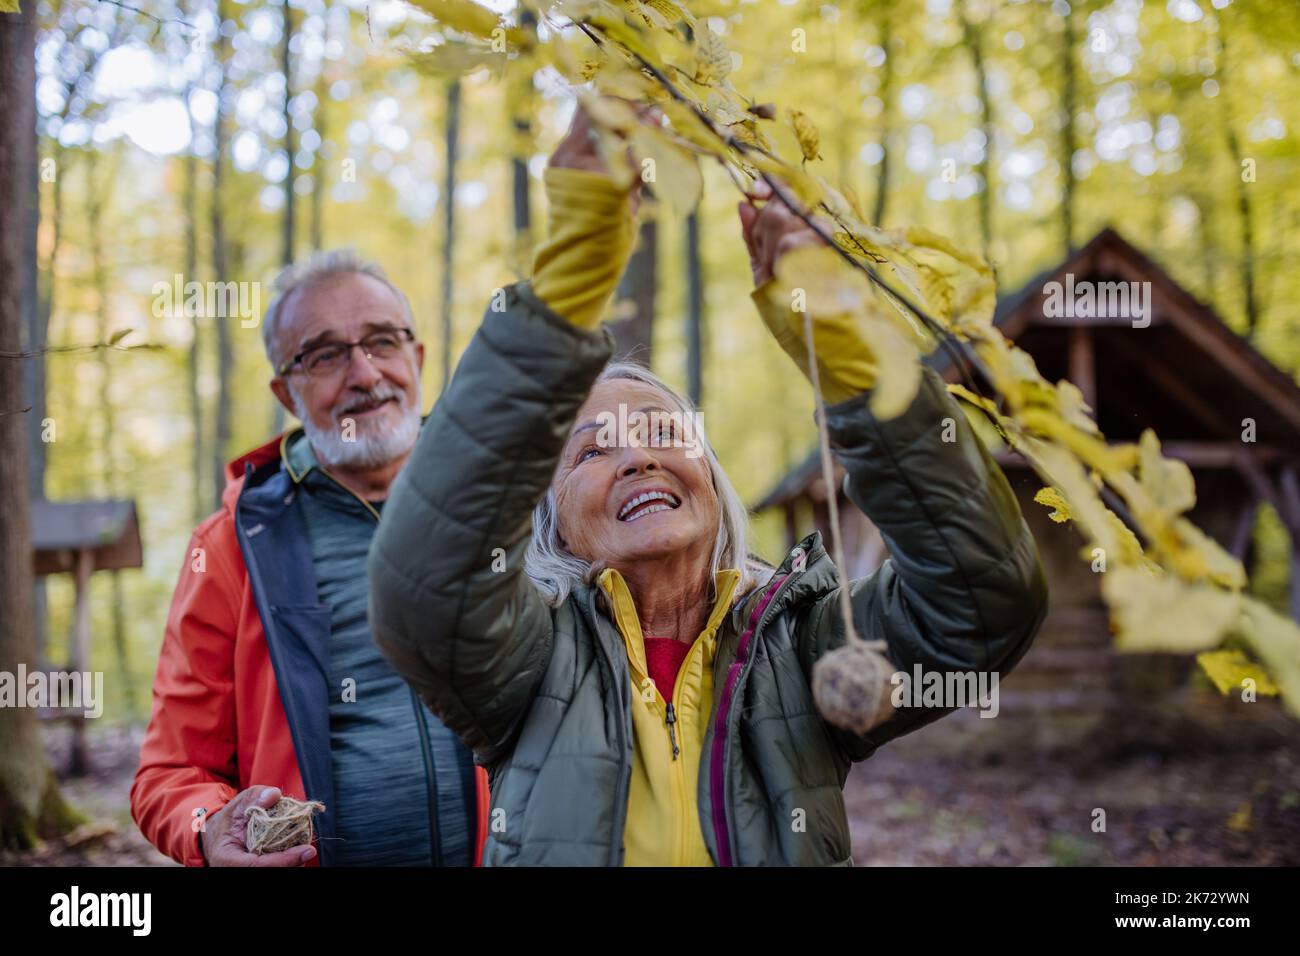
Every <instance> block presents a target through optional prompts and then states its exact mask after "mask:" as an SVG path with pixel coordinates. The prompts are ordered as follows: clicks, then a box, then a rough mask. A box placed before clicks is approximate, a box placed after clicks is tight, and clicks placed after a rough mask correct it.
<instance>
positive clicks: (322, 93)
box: [308, 63, 329, 252]
mask: <svg viewBox="0 0 1300 956" xmlns="http://www.w3.org/2000/svg"><path fill="white" fill-rule="evenodd" d="M327 96H329V83H328V82H326V79H325V64H324V63H322V64H321V69H320V73H319V74H318V75H317V77H316V109H315V112H313V113H312V118H311V127H312V129H314V130H315V131H316V135H317V136H319V137H320V143H319V144H318V145H317V147H316V152H315V153H313V154H312V159H311V166H312V169H311V172H312V176H311V187H312V188H311V221H310V226H309V227H308V228H309V230H310V232H311V251H312V252H320V251H321V249H323V248H324V244H325V221H324V220H325V164H324V162H323V161H322V159H323V154H324V152H325V134H326V128H325V127H326V123H327V122H328V119H329V116H328V113H327V112H326V108H325V98H326V97H327Z"/></svg>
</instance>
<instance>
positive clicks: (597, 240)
mask: <svg viewBox="0 0 1300 956" xmlns="http://www.w3.org/2000/svg"><path fill="white" fill-rule="evenodd" d="M639 118H641V119H643V120H649V118H650V117H649V116H647V111H642V112H641V113H640V116H639ZM543 182H544V184H545V186H546V199H547V204H548V207H549V211H548V229H547V232H548V237H547V240H546V242H545V243H544V244H543V245H541V246H539V247H538V249H537V254H536V256H535V257H534V259H533V277H532V288H533V292H534V293H535V294H536V295H537V297H538V298H539V299H541V300H542V301H543V302H545V303H546V304H547V306H549V307H550V308H551V310H552V311H554V312H556V313H557V314H559V315H561V316H563V317H564V318H565V319H568V320H569V322H571V323H573V324H574V325H576V326H578V327H580V328H584V329H589V330H594V329H595V328H596V327H597V326H598V325H600V320H601V319H602V318H603V316H604V314H605V308H606V306H607V305H608V304H609V300H610V298H611V297H612V296H613V294H614V290H615V289H616V288H617V286H618V280H619V276H621V275H622V274H623V268H624V266H626V265H627V261H628V259H629V258H630V257H631V255H632V246H633V240H634V238H635V223H636V211H637V207H638V205H639V204H640V201H641V200H640V194H641V181H640V179H639V178H637V179H636V180H635V181H634V182H633V184H632V187H631V189H630V190H627V191H624V190H622V189H620V188H619V187H618V185H617V184H615V182H614V180H613V179H612V178H611V177H610V175H609V171H608V169H607V167H606V165H605V161H604V158H603V157H602V156H601V155H600V151H599V149H598V148H597V138H596V131H595V129H594V127H593V126H592V122H591V117H590V116H588V115H587V111H586V110H584V109H583V108H582V107H581V106H579V107H578V108H577V110H575V111H574V114H573V122H572V123H571V124H570V126H569V132H568V133H566V134H565V136H564V139H562V140H561V141H560V144H559V145H558V146H557V147H556V148H555V152H554V153H553V154H552V155H551V159H550V162H549V163H548V164H547V168H546V172H545V174H544V176H543Z"/></svg>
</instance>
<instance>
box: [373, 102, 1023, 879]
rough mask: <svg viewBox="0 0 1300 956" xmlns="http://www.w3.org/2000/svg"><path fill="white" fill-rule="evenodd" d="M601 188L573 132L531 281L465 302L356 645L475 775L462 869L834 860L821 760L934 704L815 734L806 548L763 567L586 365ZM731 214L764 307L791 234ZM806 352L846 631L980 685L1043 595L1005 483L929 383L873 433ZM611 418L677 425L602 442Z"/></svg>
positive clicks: (604, 354) (737, 526)
mask: <svg viewBox="0 0 1300 956" xmlns="http://www.w3.org/2000/svg"><path fill="white" fill-rule="evenodd" d="M603 168H604V167H603V166H602V164H601V162H600V160H599V159H598V158H597V154H596V152H595V151H594V148H593V144H592V141H591V139H590V138H589V136H588V135H587V121H586V119H585V117H584V115H583V114H582V113H581V112H579V113H578V115H577V116H576V118H575V121H574V126H573V128H572V129H571V130H570V133H569V135H568V136H567V137H566V138H565V140H564V141H563V142H562V143H561V144H560V146H559V147H558V148H557V150H556V153H555V155H554V156H553V157H552V158H551V164H550V166H549V167H548V169H547V171H546V175H545V183H546V188H547V195H548V201H549V210H550V212H549V215H550V238H549V239H548V242H547V243H546V245H545V246H543V247H542V248H541V249H540V250H539V253H538V255H537V260H536V264H535V268H534V274H533V278H532V280H531V282H523V283H519V284H516V285H514V286H512V287H510V288H507V289H505V290H504V292H503V293H499V294H498V297H497V298H496V299H495V300H494V301H493V303H492V305H491V306H490V307H489V308H488V310H487V312H486V314H485V317H484V321H483V324H482V326H481V328H480V329H479V330H478V332H477V334H476V335H475V337H474V339H473V341H472V342H471V343H470V345H469V347H468V348H467V349H466V351H465V353H464V355H463V357H462V359H461V361H460V365H459V367H458V368H457V370H456V374H455V376H454V377H453V379H452V381H451V383H450V385H449V387H448V389H447V391H446V393H445V394H444V395H443V397H442V398H441V399H440V400H439V401H438V403H437V405H436V406H435V407H434V409H433V411H432V413H431V414H430V416H429V419H428V421H427V423H426V424H425V426H424V429H423V432H422V434H421V436H420V439H419V441H418V443H417V445H416V447H415V450H414V452H413V454H412V457H411V460H410V462H409V463H408V465H407V466H406V468H405V469H404V471H403V472H402V474H401V475H400V476H399V477H398V479H397V481H396V483H395V485H394V487H393V491H392V493H391V497H390V500H389V504H388V506H387V507H386V508H385V509H384V514H383V520H382V523H381V526H380V528H379V530H378V532H377V534H376V537H375V540H374V544H373V546H372V549H371V556H370V579H371V621H372V626H373V629H374V633H375V637H376V640H377V642H378V644H379V646H380V648H381V649H382V651H383V652H384V653H385V655H386V656H387V657H388V658H389V659H390V660H391V661H392V663H393V664H394V665H395V666H396V668H397V669H398V670H399V671H400V672H401V673H402V675H403V676H404V677H405V678H406V679H407V680H408V681H409V682H410V683H411V684H412V686H413V687H415V689H416V690H417V691H418V692H419V693H420V695H421V696H422V697H423V699H424V700H425V701H426V702H427V703H428V705H429V707H430V708H431V709H432V710H433V711H434V712H435V713H437V715H438V716H439V717H440V718H441V719H442V720H443V721H444V722H445V723H446V724H447V725H448V726H449V727H451V728H452V729H453V730H454V731H456V732H457V733H458V734H459V735H460V736H461V738H462V739H463V740H464V741H465V742H466V743H467V744H468V745H469V746H470V747H471V748H473V750H474V752H475V755H476V759H477V760H478V762H479V763H480V764H482V765H483V766H485V767H487V768H488V772H489V774H490V777H491V782H492V786H491V789H492V813H491V818H490V820H491V822H490V832H489V836H488V842H487V846H486V849H485V852H484V859H485V862H486V863H488V864H490V865H494V866H500V865H512V864H514V865H543V864H544V865H569V866H573V865H578V866H623V865H628V866H632V865H652V866H668V865H685V866H710V865H718V866H737V865H741V866H752V865H825V864H849V863H851V859H852V857H851V847H850V840H849V826H848V820H847V818H846V815H845V809H844V799H843V792H842V790H843V786H844V781H845V778H846V776H847V775H848V772H849V768H850V765H851V764H852V763H853V762H854V761H857V760H863V759H865V758H867V757H869V756H870V755H871V754H872V753H873V752H874V751H875V749H876V748H877V747H879V746H880V745H881V744H882V743H884V742H886V741H887V740H890V739H892V738H894V737H897V736H899V735H900V734H904V733H907V732H908V731H911V730H914V729H916V728H917V727H920V726H922V725H924V724H927V723H929V722H931V721H933V720H935V719H936V718H938V717H940V716H942V715H943V714H944V713H948V712H950V710H951V707H948V708H947V709H939V708H930V709H925V708H899V709H896V710H894V711H893V712H892V713H891V714H890V716H889V717H888V719H886V720H885V721H884V722H883V723H880V724H879V725H878V726H876V727H874V728H873V729H871V730H870V731H868V732H867V733H865V734H854V733H850V732H848V731H845V730H842V729H840V728H838V727H836V726H833V725H831V724H829V723H828V722H826V721H825V720H824V719H823V718H822V717H821V716H820V715H819V714H818V712H817V709H816V708H815V706H814V703H813V696H812V691H811V687H810V681H811V674H812V668H813V665H814V664H815V663H816V662H817V661H818V659H819V658H821V657H822V656H823V655H824V654H826V653H828V652H829V651H831V650H833V649H835V648H836V647H839V646H841V645H843V644H844V643H845V640H846V636H845V629H844V626H843V621H842V617H841V615H840V613H839V609H838V607H837V601H838V591H837V576H836V573H835V568H834V566H833V564H832V562H831V560H830V558H829V557H828V556H827V553H826V550H825V549H824V548H823V546H822V542H821V538H820V536H819V535H818V534H815V533H814V534H812V535H809V536H808V537H807V538H805V539H804V540H803V541H801V542H800V543H799V546H798V547H796V548H794V549H793V550H792V551H791V552H790V553H789V554H787V555H785V557H784V560H783V561H782V562H781V565H780V567H779V568H777V569H775V571H773V569H772V568H771V567H770V566H764V565H762V564H761V563H760V562H757V561H754V560H751V558H750V556H749V554H748V552H747V550H746V528H745V526H746V511H745V508H744V506H743V504H742V503H741V501H740V499H739V497H738V496H737V494H736V492H735V490H734V488H733V487H732V485H731V482H730V481H729V480H728V478H727V475H726V474H725V473H724V472H723V470H722V468H721V466H720V465H719V463H718V460H717V458H716V457H715V455H714V453H713V450H712V449H711V448H710V447H709V445H708V442H707V440H705V439H703V436H702V435H700V434H698V433H697V434H695V435H693V436H691V435H684V434H679V433H678V431H677V429H678V427H679V425H680V423H682V422H687V423H689V422H690V421H692V419H691V418H690V417H689V413H690V411H691V409H690V407H689V405H688V403H687V402H686V401H685V400H684V399H683V398H682V397H681V396H680V395H678V394H676V393H675V392H674V391H673V390H672V389H670V388H668V387H667V386H666V385H665V384H664V383H663V382H661V381H660V380H659V379H658V378H656V377H655V376H654V375H652V374H650V373H649V372H648V371H646V370H645V369H643V368H640V367H638V366H635V365H629V364H622V363H619V364H612V365H611V364H608V363H609V360H610V357H611V352H612V346H613V341H612V336H611V335H610V333H609V332H608V331H606V330H604V329H603V328H602V327H601V326H600V318H601V314H602V312H603V310H604V308H605V306H606V305H607V303H608V300H609V297H610V295H611V294H612V292H613V289H614V285H615V283H616V282H617V279H618V276H619V274H620V273H621V271H622V269H623V266H624V265H625V263H626V259H627V256H628V254H629V250H630V248H631V245H632V233H633V227H632V223H633V219H632V214H633V211H634V205H635V197H631V196H628V195H625V194H623V193H620V192H619V191H618V190H617V189H616V188H615V186H614V185H613V182H612V180H611V179H610V178H609V177H608V176H606V175H604V174H603V173H602V170H603ZM741 224H742V231H743V233H744V236H745V240H746V244H747V247H748V249H749V252H750V257H751V264H752V266H753V270H754V278H755V282H756V284H757V285H758V287H759V289H758V292H756V294H755V298H756V301H758V303H759V305H760V309H766V310H767V314H768V316H771V315H772V314H773V313H774V312H776V311H779V309H778V308H777V304H776V303H774V302H773V301H772V300H770V299H765V298H764V293H765V291H770V285H771V275H772V268H773V264H774V262H775V261H776V259H777V258H778V257H780V256H781V255H783V254H785V253H786V252H787V251H788V250H790V249H792V248H796V247H798V246H800V245H803V244H806V243H811V242H817V241H820V240H818V239H817V237H816V235H815V234H814V233H812V232H811V231H810V230H808V229H807V228H806V227H805V226H804V224H803V223H802V222H801V221H800V220H799V219H798V218H796V217H795V216H793V215H792V214H790V213H789V212H788V211H787V210H784V209H783V208H781V207H780V206H779V204H777V203H769V204H767V205H765V206H763V208H762V209H761V210H759V209H758V208H756V207H755V206H754V205H751V204H748V203H746V204H742V208H741ZM786 321H787V319H786V318H785V317H782V316H777V317H776V318H769V325H778V324H779V323H781V322H786ZM778 337H779V338H780V339H782V340H783V341H784V344H785V345H786V346H787V348H788V349H790V350H794V349H796V348H797V341H796V339H797V336H791V335H788V334H786V335H778ZM836 343H837V344H836V348H835V349H834V350H833V351H834V354H833V355H832V354H826V355H823V354H821V353H822V349H820V348H819V349H818V352H819V354H818V364H819V369H820V370H821V381H822V387H823V390H824V392H825V394H826V397H827V399H828V401H830V402H832V404H829V405H828V407H827V424H828V427H829V431H830V435H831V439H832V444H833V447H834V450H835V453H836V455H837V456H838V458H839V460H840V462H841V463H842V464H843V466H844V468H845V470H846V471H847V473H848V475H847V479H846V483H845V489H846V491H847V493H848V496H849V498H850V499H851V500H852V501H853V502H854V503H855V504H856V505H858V506H859V507H860V508H862V510H863V511H865V512H866V513H867V514H868V515H869V516H870V517H871V519H872V520H873V521H874V522H875V524H876V526H877V527H879V528H880V530H881V532H882V534H883V535H884V537H885V540H886V542H887V543H888V545H889V548H890V552H891V553H892V558H891V559H890V560H888V561H886V562H885V563H884V565H883V566H882V567H881V568H880V569H879V570H878V571H877V572H876V573H875V574H873V575H871V576H870V577H867V578H864V579H862V580H858V581H854V582H852V583H851V584H850V585H849V589H850V594H851V603H852V607H853V613H854V615H855V621H854V623H855V627H856V629H857V630H858V633H859V634H861V635H863V636H864V637H866V638H868V639H883V640H884V641H886V642H887V645H888V656H889V658H890V660H891V662H892V663H893V664H894V665H895V666H897V667H898V668H899V669H900V670H903V671H906V672H907V673H909V674H911V673H912V671H913V668H914V666H917V665H919V666H920V667H921V668H922V669H923V670H924V671H936V672H943V673H946V672H953V671H964V672H980V671H989V672H1005V671H1007V670H1008V669H1009V668H1010V667H1011V666H1012V665H1014V664H1015V662H1016V661H1017V660H1019V658H1020V657H1021V656H1022V655H1023V653H1024V652H1025V650H1026V649H1027V647H1028V645H1029V642H1030V641H1031V639H1032V637H1033V634H1034V632H1035V630H1036V629H1037V627H1038V625H1039V623H1040V622H1041V620H1042V617H1043V614H1044V613H1045V607H1046V597H1047V595H1046V587H1045V584H1044V578H1043V573H1042V569H1041V566H1040V564H1039V560H1038V554H1037V551H1036V549H1035V546H1034V541H1033V539H1032V537H1031V536H1030V534H1029V532H1028V530H1027V529H1026V527H1025V524H1024V521H1023V519H1022V517H1021V515H1020V512H1019V509H1018V508H1017V506H1016V503H1015V498H1014V497H1013V495H1012V493H1011V491H1010V489H1009V487H1008V485H1007V481H1006V478H1005V477H1004V476H1003V475H1002V473H1001V472H1000V471H999V470H998V469H997V467H996V465H995V464H994V463H993V461H992V459H991V458H990V456H989V455H988V453H987V451H985V449H984V448H983V446H982V445H981V444H980V441H979V439H978V438H977V437H976V436H975V434H974V432H973V431H972V430H971V429H970V428H969V427H968V425H967V423H966V420H965V418H964V416H963V415H962V413H961V411H960V410H959V409H958V407H957V406H956V404H955V403H954V402H953V401H952V399H951V398H950V397H949V396H948V394H947V393H946V391H945V389H944V387H943V385H942V383H941V382H940V380H939V379H938V377H937V376H936V375H934V374H933V373H932V372H927V373H926V374H925V376H924V378H923V381H922V385H921V388H920V392H919V394H918V395H917V396H916V398H915V400H914V401H913V403H912V405H911V406H910V408H908V410H907V411H906V412H905V413H904V414H903V415H901V416H899V417H897V418H894V419H892V420H889V421H878V420H876V419H875V418H874V417H873V416H872V414H871V413H870V411H869V410H868V403H867V396H868V394H869V392H870V388H871V383H872V376H871V362H870V357H869V352H867V351H866V350H865V349H858V350H857V351H856V352H855V351H854V349H853V348H852V347H851V346H852V343H849V347H846V345H845V342H844V340H843V338H842V337H841V338H838V339H837V340H836ZM826 351H828V352H830V351H832V350H829V349H827V350H826ZM796 357H797V356H796ZM805 364H806V362H805ZM742 384H743V385H744V387H749V388H754V387H762V383H759V382H746V383H742ZM620 408H621V409H622V413H623V417H622V419H621V420H622V421H627V420H628V418H629V417H630V416H632V415H633V413H635V412H638V411H640V412H660V413H674V412H676V413H679V414H678V416H677V418H675V419H673V418H671V417H668V418H664V417H663V416H661V417H660V419H659V424H658V425H657V426H656V428H655V430H654V433H653V434H646V433H645V430H643V429H642V430H634V431H633V433H631V434H617V435H614V436H613V437H611V435H610V429H609V428H607V427H605V426H607V425H609V423H610V422H611V421H619V420H620V419H619V413H620ZM646 417H647V418H649V419H650V420H651V421H652V422H653V421H655V416H653V415H647V416H646ZM665 421H667V422H668V424H664V422H665ZM752 424H753V427H760V428H761V427H762V423H761V422H754V423H752ZM954 428H955V439H956V440H952V439H953V434H952V431H953V429H954ZM945 432H947V435H946V437H947V438H948V440H947V441H945V440H944V438H945ZM692 438H694V439H695V440H697V441H698V444H692V443H691V441H690V440H689V439H692Z"/></svg>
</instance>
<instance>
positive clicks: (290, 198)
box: [271, 0, 298, 435]
mask: <svg viewBox="0 0 1300 956" xmlns="http://www.w3.org/2000/svg"><path fill="white" fill-rule="evenodd" d="M280 12H281V23H280V72H282V73H283V74H284V158H285V159H286V160H287V161H288V163H289V168H288V169H287V170H286V171H285V174H284V225H283V233H282V236H281V239H282V241H281V246H280V263H281V265H284V266H291V265H293V253H294V239H295V238H296V236H295V233H296V228H295V227H296V219H295V216H294V196H295V193H294V189H293V181H294V172H293V170H294V157H295V156H296V155H297V152H298V149H297V146H296V145H295V144H294V135H293V109H292V106H293V55H292V51H291V50H290V49H289V48H290V45H291V44H292V43H293V7H291V6H289V0H280ZM282 431H284V406H283V405H281V404H280V403H279V402H275V401H273V402H271V434H273V435H278V434H280V433H281V432H282Z"/></svg>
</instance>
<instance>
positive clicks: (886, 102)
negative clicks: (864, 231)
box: [871, 3, 894, 226]
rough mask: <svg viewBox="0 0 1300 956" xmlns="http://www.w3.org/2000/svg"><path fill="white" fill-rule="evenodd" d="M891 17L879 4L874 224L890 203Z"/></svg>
mask: <svg viewBox="0 0 1300 956" xmlns="http://www.w3.org/2000/svg"><path fill="white" fill-rule="evenodd" d="M893 30H894V28H893V17H891V16H890V12H889V4H887V3H886V4H882V5H881V7H880V47H881V49H882V50H884V51H885V64H884V66H885V69H884V72H883V73H882V74H881V77H880V102H881V104H882V105H881V108H880V116H881V123H880V168H879V169H878V170H877V171H876V205H875V208H874V209H873V210H872V212H871V222H872V224H873V225H877V226H879V225H882V224H883V223H884V221H885V210H886V209H887V208H888V204H889V171H890V170H889V141H890V139H891V138H892V135H893V119H894V116H893V87H894V51H893V48H892V47H893Z"/></svg>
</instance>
